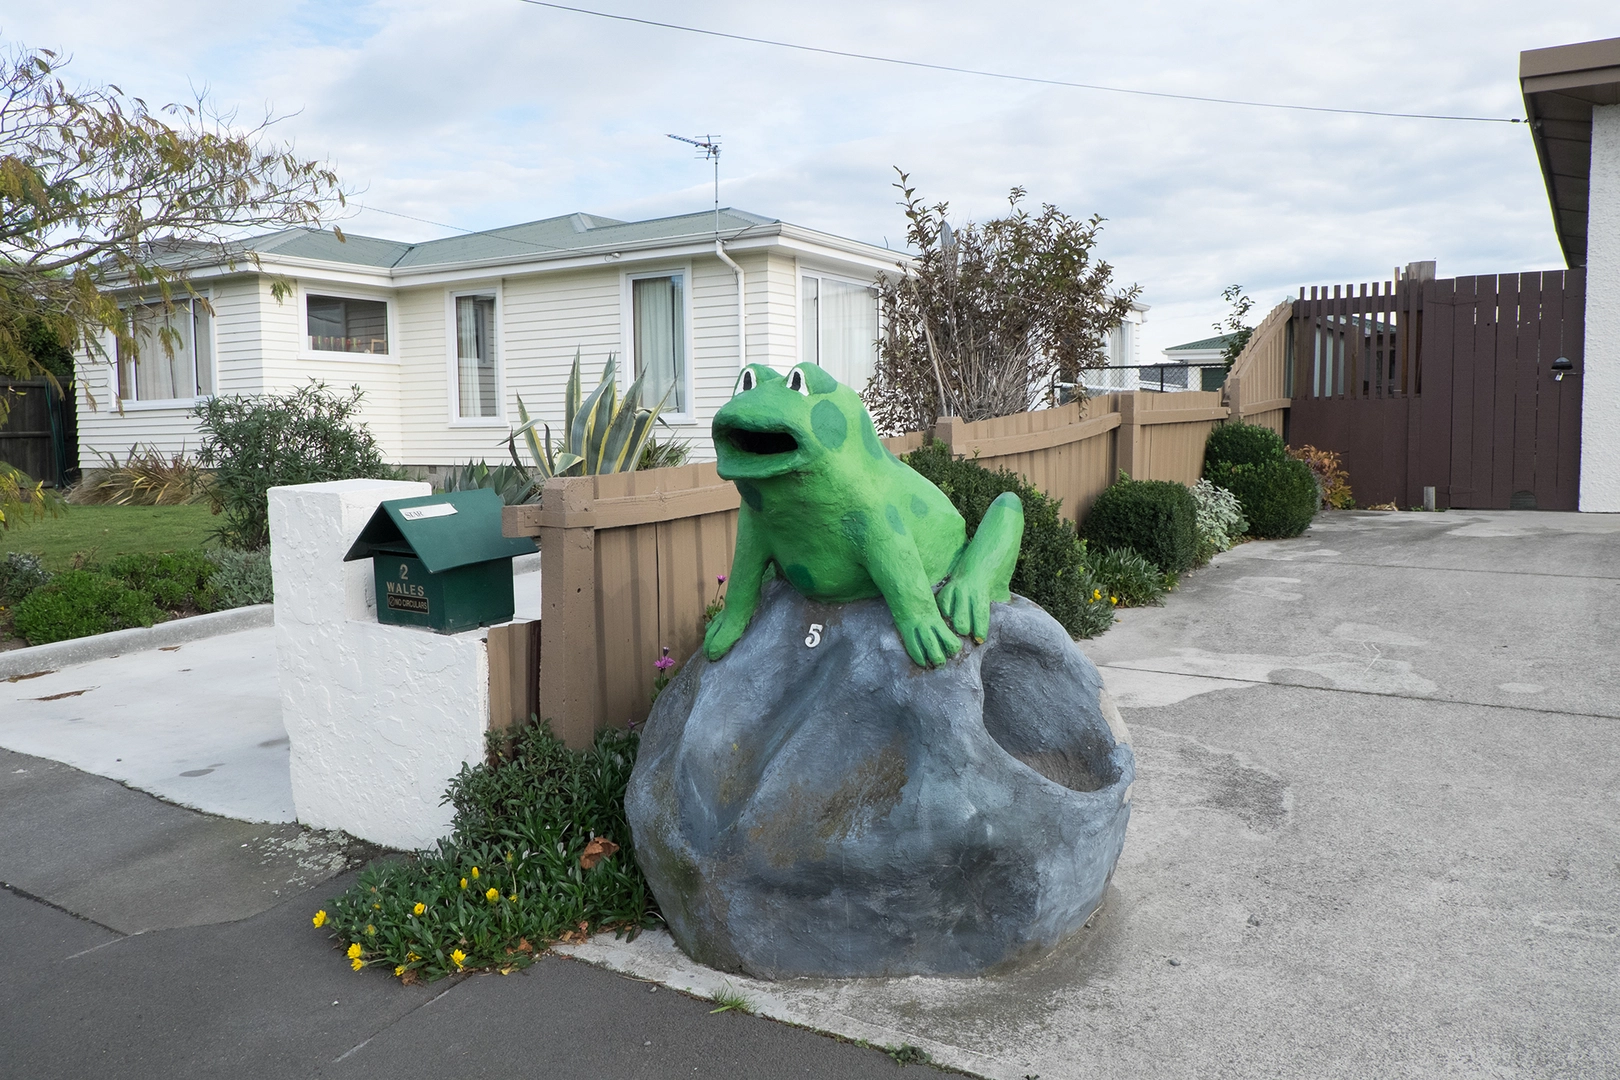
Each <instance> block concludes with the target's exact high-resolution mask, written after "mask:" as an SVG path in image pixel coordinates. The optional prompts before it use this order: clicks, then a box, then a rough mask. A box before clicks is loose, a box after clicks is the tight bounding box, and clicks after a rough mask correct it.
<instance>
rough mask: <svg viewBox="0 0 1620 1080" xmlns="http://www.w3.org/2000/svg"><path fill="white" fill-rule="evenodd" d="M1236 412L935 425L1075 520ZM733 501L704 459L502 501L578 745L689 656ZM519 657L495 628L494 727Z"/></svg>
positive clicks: (1150, 407) (1166, 402)
mask: <svg viewBox="0 0 1620 1080" xmlns="http://www.w3.org/2000/svg"><path fill="white" fill-rule="evenodd" d="M1263 325H1266V326H1267V329H1268V334H1269V333H1270V326H1269V324H1263ZM1266 340H1269V338H1267V339H1266ZM1266 348H1267V349H1270V348H1271V346H1269V345H1268V346H1266ZM1274 353H1275V350H1273V351H1272V352H1266V353H1265V354H1264V356H1266V357H1271V356H1273V354H1274ZM1275 355H1278V356H1280V355H1281V354H1280V353H1275ZM1268 362H1269V361H1266V360H1257V361H1253V362H1252V365H1253V366H1252V372H1251V373H1252V374H1253V375H1254V377H1255V379H1256V383H1255V385H1261V386H1264V385H1265V384H1264V382H1263V380H1264V379H1265V378H1268V377H1271V375H1270V373H1269V372H1268V371H1267V370H1266V369H1265V366H1264V365H1265V363H1268ZM1260 400H1261V403H1262V404H1266V405H1267V406H1268V409H1275V408H1278V407H1279V406H1277V405H1275V401H1274V399H1260ZM1230 411H1231V410H1229V409H1228V407H1227V406H1226V405H1224V404H1223V403H1222V394H1221V393H1220V392H1207V393H1206V392H1190V393H1170V394H1160V393H1154V392H1151V391H1137V392H1133V393H1126V394H1109V395H1105V396H1100V397H1096V398H1092V399H1089V400H1087V401H1084V402H1078V403H1075V404H1071V405H1065V406H1062V407H1059V408H1055V409H1043V410H1039V411H1036V412H1030V413H1020V414H1018V415H1016V416H1003V417H997V418H995V419H991V420H981V421H977V422H975V423H971V424H970V423H964V422H963V421H961V420H959V419H956V418H954V417H946V418H943V419H941V420H940V421H939V423H938V425H937V426H936V427H935V429H934V431H933V432H932V435H933V437H934V438H937V439H939V440H940V441H941V442H944V443H945V444H946V445H948V446H949V447H950V449H951V453H952V454H953V455H955V456H958V457H965V458H971V459H974V460H976V461H978V463H979V464H981V465H983V466H985V467H986V468H989V469H1007V470H1009V471H1012V472H1016V473H1018V474H1019V475H1021V476H1023V477H1024V478H1025V479H1027V480H1029V481H1030V482H1031V483H1033V484H1034V485H1035V486H1036V487H1038V488H1040V489H1041V490H1042V491H1044V492H1046V493H1047V494H1048V495H1050V496H1052V497H1053V498H1056V499H1058V500H1059V501H1060V503H1061V512H1062V513H1063V515H1064V516H1065V517H1068V518H1071V519H1074V520H1079V519H1080V518H1083V517H1084V516H1085V513H1086V512H1087V511H1088V510H1089V509H1090V507H1091V503H1092V501H1093V500H1095V499H1096V497H1097V496H1098V494H1100V493H1101V492H1102V490H1103V489H1104V488H1106V487H1107V486H1108V485H1109V484H1111V483H1113V482H1114V479H1115V478H1116V477H1117V475H1118V473H1119V472H1120V471H1121V470H1123V471H1125V472H1127V473H1129V474H1130V475H1131V476H1132V477H1134V478H1135V479H1138V480H1177V481H1180V482H1182V483H1185V484H1193V483H1196V482H1197V480H1198V477H1199V475H1200V473H1201V471H1202V468H1203V459H1204V442H1205V440H1206V439H1207V438H1208V437H1209V432H1210V431H1211V430H1212V429H1213V428H1214V427H1215V425H1216V424H1218V423H1220V422H1221V421H1223V420H1225V419H1226V418H1227V416H1228V415H1229V413H1230ZM926 437H927V436H926V435H925V433H923V432H911V433H909V434H906V435H901V436H898V437H895V438H891V439H886V440H884V442H885V443H886V444H887V445H888V447H889V449H890V450H892V451H893V452H894V453H896V454H904V453H908V452H909V451H911V450H915V449H917V448H918V447H920V446H922V445H923V443H924V441H925V439H926ZM739 501H740V500H739V498H738V495H737V489H736V488H735V487H734V486H733V485H732V484H731V483H730V482H728V481H724V480H721V479H720V475H719V473H718V472H717V471H716V468H715V465H714V464H713V463H712V462H708V463H704V464H699V465H685V466H681V467H679V468H674V469H655V470H650V471H647V472H633V473H616V474H612V475H608V476H583V477H570V478H567V479H554V480H550V481H548V482H547V484H546V487H545V492H544V495H543V497H542V501H541V503H540V504H539V505H538V506H536V505H527V506H509V507H507V508H506V511H505V515H504V518H503V522H502V525H503V530H504V531H505V533H506V534H507V535H508V536H532V537H534V538H535V539H536V541H537V542H538V544H539V546H540V560H541V561H540V574H541V579H540V582H541V613H542V618H541V620H540V624H539V627H540V629H539V634H538V650H539V680H538V688H537V690H536V691H535V706H534V710H533V711H534V712H536V713H537V714H538V715H539V716H541V717H544V718H545V719H547V720H549V721H551V723H552V728H553V730H554V731H555V732H556V733H557V735H558V736H560V737H561V738H562V739H563V740H564V741H565V742H566V743H567V744H568V745H570V746H574V747H582V746H586V745H588V744H589V742H590V740H591V738H592V737H593V735H594V733H595V732H596V731H597V730H598V729H600V728H603V727H609V726H615V725H624V724H626V723H631V722H637V721H640V720H643V719H645V718H646V716H647V713H648V711H649V710H650V708H651V698H652V686H653V679H654V677H655V676H656V675H657V669H656V668H655V667H654V664H655V662H656V661H657V660H658V658H659V657H660V656H661V655H663V650H664V649H665V648H667V649H668V650H669V655H670V657H671V658H672V659H674V660H675V662H676V663H677V664H682V663H685V662H686V660H687V659H688V658H689V657H690V656H691V655H692V654H693V653H695V652H696V651H697V649H698V646H699V645H700V644H701V643H702V640H703V623H704V613H705V609H706V608H707V606H708V604H709V603H710V602H712V601H713V600H714V598H715V596H716V595H717V593H718V591H719V589H718V584H717V581H716V578H717V577H718V576H719V575H722V574H727V573H729V572H730V568H731V556H732V548H733V546H734V544H735V542H736V535H737V506H738V503H739ZM517 655H518V650H517V649H516V648H514V647H513V646H511V645H509V644H505V643H502V644H499V645H497V644H496V643H495V642H494V640H493V638H492V640H491V651H490V664H491V687H492V691H491V702H492V709H493V707H494V706H495V704H496V697H497V695H498V694H504V695H505V697H503V698H502V699H501V701H502V704H501V706H500V707H501V708H502V709H504V710H505V711H504V712H502V713H500V714H499V715H495V716H493V717H492V725H493V726H502V725H505V724H508V723H511V722H514V718H516V717H518V716H519V714H518V713H517V711H516V710H517V706H516V695H517V690H516V689H510V688H509V689H505V690H497V689H496V685H497V683H500V684H501V685H502V686H506V687H516V686H517V685H518V684H519V683H520V682H521V679H515V678H512V677H508V678H507V679H506V681H502V677H501V676H499V675H497V673H496V670H495V669H496V667H497V666H498V665H504V664H511V663H517V662H518V661H517V660H516V659H515V657H516V656H517Z"/></svg>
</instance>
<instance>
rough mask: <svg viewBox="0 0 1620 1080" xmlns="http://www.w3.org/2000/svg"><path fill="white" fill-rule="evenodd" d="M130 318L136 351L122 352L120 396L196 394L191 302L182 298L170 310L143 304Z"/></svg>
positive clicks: (150, 398) (141, 398)
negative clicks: (166, 310)
mask: <svg viewBox="0 0 1620 1080" xmlns="http://www.w3.org/2000/svg"><path fill="white" fill-rule="evenodd" d="M130 318H131V321H132V323H133V327H132V329H133V331H134V336H135V350H134V352H133V353H129V352H127V351H125V350H120V352H119V357H118V395H119V397H121V398H123V399H124V400H125V401H171V400H174V399H176V398H190V397H194V396H195V395H196V394H197V390H198V385H197V378H198V375H197V371H196V368H195V367H194V366H193V364H194V352H193V342H194V341H195V333H194V330H195V327H194V326H193V321H194V320H193V314H192V311H191V302H190V301H189V300H186V301H181V302H179V303H177V304H175V306H174V310H173V311H172V312H168V313H165V312H164V310H163V305H162V304H142V305H141V306H140V307H137V308H135V309H134V310H133V311H132V312H131V313H130ZM206 318H207V315H206V313H204V319H206Z"/></svg>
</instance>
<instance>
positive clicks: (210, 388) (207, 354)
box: [191, 300, 214, 397]
mask: <svg viewBox="0 0 1620 1080" xmlns="http://www.w3.org/2000/svg"><path fill="white" fill-rule="evenodd" d="M212 323H213V316H211V315H209V314H208V309H207V308H205V307H203V306H202V304H200V303H198V302H197V301H195V300H193V301H192V302H191V344H192V352H193V354H194V356H195V358H196V361H197V381H196V384H195V385H196V387H197V396H198V397H212V396H213V393H214V334H213V330H212V329H211V326H212Z"/></svg>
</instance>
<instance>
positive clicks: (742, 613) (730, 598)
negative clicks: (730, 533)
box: [703, 506, 771, 660]
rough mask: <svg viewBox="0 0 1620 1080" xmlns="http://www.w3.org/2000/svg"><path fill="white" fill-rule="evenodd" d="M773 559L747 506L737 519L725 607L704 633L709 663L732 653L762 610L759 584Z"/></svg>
mask: <svg viewBox="0 0 1620 1080" xmlns="http://www.w3.org/2000/svg"><path fill="white" fill-rule="evenodd" d="M770 557H771V553H770V551H769V549H768V548H767V547H766V546H765V538H764V535H763V533H762V530H761V529H760V528H759V524H758V523H757V522H756V521H755V520H754V512H753V511H752V510H750V509H749V508H748V507H746V506H744V507H743V508H742V511H741V513H740V514H739V515H738V517H737V547H736V550H735V551H734V553H733V554H732V557H731V575H730V576H729V577H728V578H727V579H726V606H725V607H723V608H721V609H720V614H718V615H716V616H715V617H714V619H713V620H711V621H710V623H709V628H708V629H707V630H705V631H704V632H703V652H704V654H705V655H707V656H708V658H709V659H710V660H718V659H720V658H721V657H722V656H724V655H726V653H727V652H729V651H731V647H732V646H733V645H735V644H737V641H738V639H739V638H741V637H742V636H743V631H744V630H747V629H748V620H749V619H752V618H753V617H754V609H755V608H757V607H759V589H760V583H761V582H762V581H763V580H764V577H765V564H766V563H767V562H768V561H769V560H770Z"/></svg>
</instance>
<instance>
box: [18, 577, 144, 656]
mask: <svg viewBox="0 0 1620 1080" xmlns="http://www.w3.org/2000/svg"><path fill="white" fill-rule="evenodd" d="M164 618H165V615H164V613H163V612H162V611H161V610H159V609H158V607H157V606H156V605H155V604H153V603H152V597H151V596H149V595H148V594H146V593H144V592H141V591H140V590H139V589H131V588H130V587H129V586H127V585H125V584H124V583H123V582H122V581H119V580H118V579H116V578H113V577H109V576H108V575H106V574H100V573H96V572H94V571H91V570H64V571H63V572H62V573H60V574H57V575H56V576H55V577H53V578H52V579H51V581H50V584H48V585H45V586H42V587H40V588H37V589H35V590H34V591H33V592H31V593H29V594H28V597H27V598H26V599H25V600H23V601H22V603H20V604H18V605H17V608H16V610H15V611H14V612H13V614H12V627H13V628H14V629H15V630H16V632H17V633H18V634H21V635H22V636H23V637H25V638H27V639H28V643H29V644H30V645H44V644H46V643H48V642H52V641H66V640H67V639H68V638H80V637H89V636H90V635H91V634H105V633H107V632H108V631H111V630H123V629H125V628H126V627H131V626H151V625H152V624H153V623H155V622H160V621H162V620H163V619H164Z"/></svg>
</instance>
